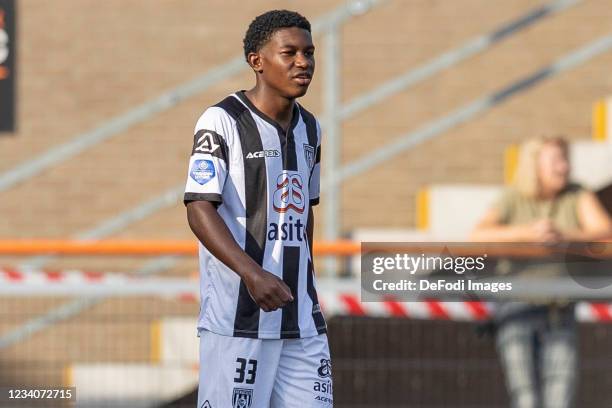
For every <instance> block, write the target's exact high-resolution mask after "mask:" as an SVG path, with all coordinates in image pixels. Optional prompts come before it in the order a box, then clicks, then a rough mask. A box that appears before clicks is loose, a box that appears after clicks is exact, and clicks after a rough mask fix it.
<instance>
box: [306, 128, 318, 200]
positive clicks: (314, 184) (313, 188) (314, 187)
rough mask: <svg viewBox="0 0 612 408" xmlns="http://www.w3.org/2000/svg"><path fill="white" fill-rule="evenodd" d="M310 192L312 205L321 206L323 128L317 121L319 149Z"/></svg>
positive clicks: (312, 172)
mask: <svg viewBox="0 0 612 408" xmlns="http://www.w3.org/2000/svg"><path fill="white" fill-rule="evenodd" d="M308 190H309V191H310V197H309V198H310V205H311V206H314V205H317V204H319V194H320V191H321V126H320V125H319V121H317V149H316V152H315V163H314V166H313V167H312V171H311V173H310V183H309V186H308Z"/></svg>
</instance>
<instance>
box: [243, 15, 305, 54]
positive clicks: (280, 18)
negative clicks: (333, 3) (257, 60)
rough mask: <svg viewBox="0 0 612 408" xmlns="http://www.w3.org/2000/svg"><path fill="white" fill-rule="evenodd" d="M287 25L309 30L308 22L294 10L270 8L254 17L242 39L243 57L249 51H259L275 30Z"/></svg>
mask: <svg viewBox="0 0 612 408" xmlns="http://www.w3.org/2000/svg"><path fill="white" fill-rule="evenodd" d="M287 27H298V28H303V29H304V30H306V31H308V32H310V22H309V21H308V20H307V19H306V17H304V16H303V15H301V14H299V13H296V12H295V11H289V10H271V11H268V12H266V13H264V14H262V15H260V16H257V17H255V19H254V20H253V21H252V22H251V24H250V25H249V28H248V30H247V32H246V34H245V36H244V40H243V41H242V42H243V44H244V58H245V59H246V58H247V57H248V55H249V53H251V52H257V51H259V50H260V49H261V47H263V46H264V44H265V43H266V42H268V40H269V39H270V37H272V34H274V32H275V31H277V30H279V29H281V28H287Z"/></svg>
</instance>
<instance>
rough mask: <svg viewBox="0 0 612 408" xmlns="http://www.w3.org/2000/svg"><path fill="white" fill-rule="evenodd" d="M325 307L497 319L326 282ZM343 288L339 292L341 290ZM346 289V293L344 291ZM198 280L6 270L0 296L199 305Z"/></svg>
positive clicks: (484, 305) (474, 304) (586, 317)
mask: <svg viewBox="0 0 612 408" xmlns="http://www.w3.org/2000/svg"><path fill="white" fill-rule="evenodd" d="M322 286H324V287H325V289H324V290H321V288H320V290H319V301H320V303H321V307H322V309H323V311H324V312H325V314H326V315H328V316H332V315H352V316H378V317H404V318H412V319H430V320H452V321H483V320H487V319H489V318H491V317H492V316H493V314H494V311H495V303H494V302H483V301H456V302H443V301H437V300H423V301H418V302H398V301H393V300H383V301H380V302H361V301H360V294H359V292H358V290H359V289H358V286H357V287H356V289H355V288H352V289H349V290H346V288H345V290H343V289H342V288H340V287H341V286H346V285H334V284H333V283H330V282H326V283H325V285H322ZM336 286H337V287H336ZM335 287H336V288H335ZM338 288H340V289H338ZM198 290H199V284H198V282H197V280H196V279H162V278H151V277H141V276H134V275H125V274H110V273H100V272H86V271H80V270H67V271H33V270H17V269H11V268H3V269H0V295H5V296H87V295H97V296H104V295H106V296H143V295H158V296H163V297H170V298H172V299H176V300H180V301H185V302H196V301H198V294H197V293H198ZM576 317H577V318H578V320H579V321H582V322H606V323H609V322H612V304H610V303H589V302H579V303H578V305H577V308H576Z"/></svg>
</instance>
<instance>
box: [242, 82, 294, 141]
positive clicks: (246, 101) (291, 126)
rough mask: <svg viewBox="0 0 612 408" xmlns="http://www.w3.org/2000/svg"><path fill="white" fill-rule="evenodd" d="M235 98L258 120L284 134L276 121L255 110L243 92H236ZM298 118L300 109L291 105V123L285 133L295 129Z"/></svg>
mask: <svg viewBox="0 0 612 408" xmlns="http://www.w3.org/2000/svg"><path fill="white" fill-rule="evenodd" d="M236 96H237V97H238V99H240V100H241V101H242V103H244V104H245V105H246V106H247V107H248V108H249V109H250V110H251V112H253V113H255V114H256V115H257V116H259V117H260V118H262V119H263V120H265V121H266V122H268V123H269V124H271V125H272V126H274V127H275V128H276V130H278V131H279V132H280V133H282V134H285V133H286V132H285V130H284V129H283V127H282V126H281V125H280V124H279V123H278V122H277V121H275V120H274V119H272V118H271V117H269V116H268V115H266V114H265V113H263V112H262V111H260V110H259V109H257V107H256V106H255V105H253V103H252V102H251V101H250V100H249V98H247V96H246V95H245V91H244V90H242V91H238V92H236ZM299 118H300V108H299V107H298V103H297V102H296V103H295V104H293V116H292V117H291V123H290V124H289V128H288V129H287V131H289V130H292V129H293V128H295V126H296V125H297V123H298V120H299Z"/></svg>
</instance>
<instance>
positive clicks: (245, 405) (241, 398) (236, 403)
mask: <svg viewBox="0 0 612 408" xmlns="http://www.w3.org/2000/svg"><path fill="white" fill-rule="evenodd" d="M252 403H253V390H251V389H248V388H234V395H233V396H232V407H233V408H250V406H251V404H252Z"/></svg>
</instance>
